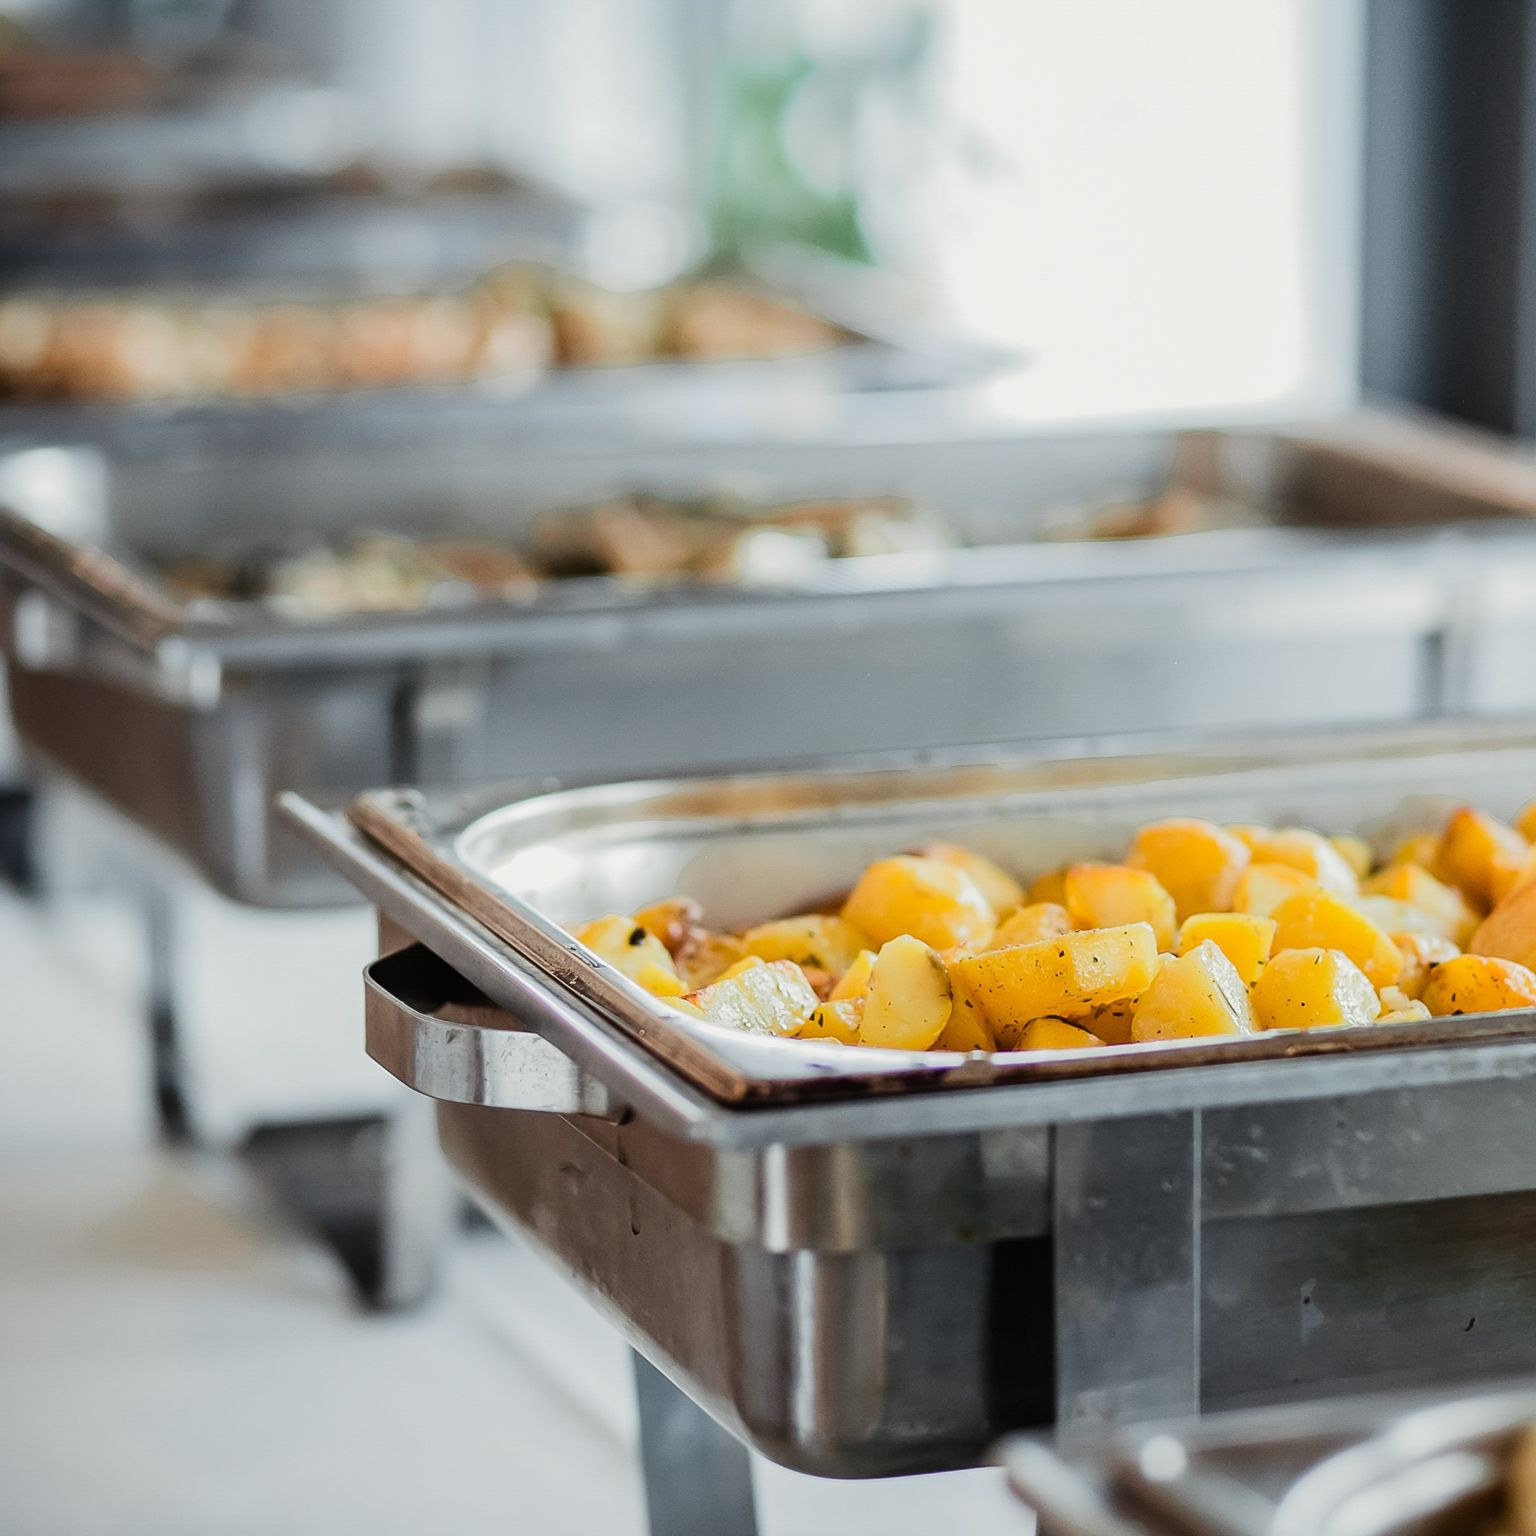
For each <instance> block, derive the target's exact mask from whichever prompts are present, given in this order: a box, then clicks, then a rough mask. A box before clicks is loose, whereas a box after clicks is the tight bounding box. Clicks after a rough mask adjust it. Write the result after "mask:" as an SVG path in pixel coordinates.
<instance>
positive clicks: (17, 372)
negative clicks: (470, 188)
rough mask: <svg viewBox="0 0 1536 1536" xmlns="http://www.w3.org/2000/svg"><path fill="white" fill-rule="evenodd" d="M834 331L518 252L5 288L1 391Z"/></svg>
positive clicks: (610, 356)
mask: <svg viewBox="0 0 1536 1536" xmlns="http://www.w3.org/2000/svg"><path fill="white" fill-rule="evenodd" d="M850 339H852V338H851V337H850V335H849V333H848V332H846V331H844V330H842V329H841V328H839V327H838V326H836V325H833V324H832V323H831V322H829V321H826V320H823V319H821V318H820V317H819V316H817V315H814V314H812V313H810V311H808V310H806V309H804V308H803V307H801V306H800V305H797V304H796V303H794V302H793V301H791V300H788V299H784V298H780V297H777V296H774V295H771V294H768V293H764V292H762V291H760V290H758V289H755V288H753V287H751V286H750V285H749V284H747V283H744V282H739V281H733V280H730V279H726V278H699V279H692V280H689V281H685V282H680V283H677V284H675V285H673V286H671V287H668V288H662V289H656V290H651V291H646V292H636V293H616V292H609V291H607V290H604V289H600V288H596V287H593V286H591V285H588V284H580V283H577V282H575V281H573V280H572V279H569V278H566V277H562V276H558V275H553V274H550V273H546V272H543V271H540V270H536V269H534V268H529V267H507V268H502V269H499V270H497V271H495V272H491V273H489V274H487V275H486V276H485V277H483V278H482V279H480V280H479V281H478V282H476V283H474V284H472V285H470V286H469V287H467V288H465V289H463V290H462V291H458V292H453V293H423V294H407V295H399V296H394V297H369V298H357V299H328V300H308V301H306V300H301V299H291V300H290V299H281V298H273V299H270V300H266V299H258V298H242V297H239V296H235V295H229V296H212V297H198V296H193V295H190V294H189V295H185V296H177V295H170V294H167V295H153V294H150V295H144V296H134V295H126V294H123V295H114V294H107V293H90V294H78V295H76V294H65V293H52V294H44V293H35V294H30V293H29V294H13V295H11V296H9V297H4V298H0V399H3V398H13V399H19V400H166V399H211V398H220V397H225V396H233V397H252V396H257V397H259V396H272V395H287V394H324V393H332V392H336V391H341V390H349V389H364V388H370V387H380V386H387V385H396V386H399V385H408V384H454V383H468V382H472V381H477V380H489V379H496V378H518V377H522V376H526V375H536V374H538V373H541V372H543V371H544V370H546V369H549V368H565V367H590V366H596V365H618V364H633V363H642V362H657V361H663V360H667V359H674V360H702V359H725V358H737V359H744V358H771V357H786V356H793V355H798V354H804V353H810V352H817V351H822V350H825V349H827V348H831V347H835V346H838V345H840V344H842V343H844V342H847V341H849V340H850Z"/></svg>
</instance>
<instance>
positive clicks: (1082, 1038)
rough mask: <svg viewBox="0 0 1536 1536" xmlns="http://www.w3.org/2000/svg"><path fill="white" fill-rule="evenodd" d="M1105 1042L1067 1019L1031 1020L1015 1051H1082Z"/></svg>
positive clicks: (1014, 1046)
mask: <svg viewBox="0 0 1536 1536" xmlns="http://www.w3.org/2000/svg"><path fill="white" fill-rule="evenodd" d="M1103 1044H1104V1042H1103V1041H1102V1040H1101V1039H1099V1037H1098V1036H1097V1035H1096V1034H1094V1033H1092V1031H1090V1030H1086V1029H1083V1028H1082V1027H1081V1026H1080V1025H1077V1024H1069V1023H1068V1022H1067V1021H1066V1020H1065V1019H1031V1020H1030V1021H1029V1023H1028V1024H1026V1025H1025V1026H1024V1028H1023V1029H1021V1030H1020V1031H1019V1038H1018V1040H1017V1041H1016V1042H1015V1043H1014V1045H1013V1046H1012V1049H1013V1050H1015V1051H1082V1050H1091V1049H1092V1048H1093V1047H1095V1046H1102V1045H1103Z"/></svg>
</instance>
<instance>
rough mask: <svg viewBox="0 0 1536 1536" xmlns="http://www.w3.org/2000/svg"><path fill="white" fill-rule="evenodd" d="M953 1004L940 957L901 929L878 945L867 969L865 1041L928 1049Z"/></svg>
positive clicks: (861, 1033)
mask: <svg viewBox="0 0 1536 1536" xmlns="http://www.w3.org/2000/svg"><path fill="white" fill-rule="evenodd" d="M952 1007H953V996H952V993H951V990H950V984H949V975H948V973H947V972H946V971H945V969H944V962H943V961H942V960H941V959H940V958H939V957H938V955H936V954H935V953H934V952H933V950H932V949H931V948H930V947H929V946H928V945H927V944H924V943H923V941H922V940H921V939H917V938H914V937H913V936H912V935H911V934H899V935H898V936H897V937H896V938H894V939H891V940H890V941H889V942H888V943H885V944H882V945H881V946H880V953H879V954H878V955H876V956H875V963H874V966H873V967H872V968H871V970H870V973H869V992H868V995H867V996H866V997H865V999H864V1023H863V1026H862V1028H861V1029H860V1031H859V1038H860V1039H861V1040H862V1041H863V1042H864V1044H865V1045H881V1046H886V1047H888V1048H890V1049H893V1050H899V1051H926V1050H928V1049H929V1048H930V1047H931V1046H932V1045H933V1043H934V1041H936V1040H937V1039H938V1038H939V1036H940V1035H941V1034H943V1032H944V1026H945V1025H946V1024H947V1023H949V1015H950V1011H951V1009H952Z"/></svg>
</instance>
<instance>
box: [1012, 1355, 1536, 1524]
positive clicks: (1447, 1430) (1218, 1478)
mask: <svg viewBox="0 0 1536 1536" xmlns="http://www.w3.org/2000/svg"><path fill="white" fill-rule="evenodd" d="M1533 1424H1536V1389H1533V1388H1532V1387H1531V1386H1530V1385H1529V1383H1526V1382H1521V1383H1514V1384H1511V1385H1508V1386H1503V1387H1500V1388H1498V1389H1491V1388H1487V1389H1484V1390H1482V1391H1473V1390H1467V1391H1464V1392H1462V1393H1460V1394H1458V1395H1456V1396H1453V1397H1451V1398H1448V1399H1447V1398H1443V1397H1442V1398H1435V1397H1431V1396H1429V1395H1427V1394H1416V1393H1407V1394H1396V1395H1392V1396H1382V1397H1372V1398H1359V1399H1346V1400H1343V1401H1339V1402H1332V1403H1308V1404H1305V1405H1301V1406H1293V1407H1288V1408H1283V1409H1278V1410H1276V1409H1270V1410H1261V1411H1257V1412H1247V1413H1235V1414H1229V1415H1218V1416H1216V1417H1214V1418H1211V1419H1207V1420H1204V1421H1201V1422H1198V1423H1197V1422H1191V1421H1183V1422H1176V1423H1172V1424H1154V1425H1145V1426H1142V1427H1141V1428H1139V1429H1136V1430H1134V1431H1131V1432H1127V1433H1123V1434H1121V1435H1118V1436H1116V1437H1114V1438H1112V1439H1111V1440H1109V1441H1108V1442H1106V1443H1102V1444H1100V1445H1097V1446H1094V1447H1091V1448H1088V1449H1081V1448H1080V1449H1079V1450H1078V1452H1077V1453H1075V1454H1074V1453H1071V1452H1068V1453H1066V1454H1063V1453H1062V1452H1061V1451H1058V1450H1056V1449H1054V1448H1052V1447H1050V1446H1048V1445H1046V1444H1044V1443H1042V1442H1040V1441H1034V1440H1028V1439H1018V1440H1015V1441H1012V1442H1010V1443H1008V1444H1007V1445H1005V1446H1004V1447H1003V1448H1002V1449H1001V1451H1000V1452H999V1457H998V1459H999V1460H1000V1461H1001V1462H1002V1464H1003V1466H1004V1467H1005V1468H1006V1470H1007V1472H1008V1476H1009V1480H1010V1482H1011V1483H1012V1485H1013V1487H1014V1489H1015V1491H1016V1492H1017V1493H1018V1494H1019V1496H1020V1497H1021V1498H1022V1499H1023V1500H1024V1501H1025V1503H1027V1504H1028V1505H1030V1507H1031V1508H1033V1509H1034V1510H1035V1511H1036V1512H1037V1514H1038V1516H1039V1519H1040V1522H1041V1524H1040V1527H1039V1529H1040V1533H1041V1536H1495V1533H1504V1532H1511V1533H1512V1532H1513V1531H1514V1529H1515V1528H1514V1526H1513V1525H1512V1524H1510V1523H1509V1522H1508V1521H1507V1520H1506V1519H1505V1518H1504V1517H1505V1514H1506V1511H1507V1508H1508V1505H1509V1502H1510V1500H1509V1496H1508V1489H1507V1483H1508V1480H1509V1473H1510V1467H1509V1462H1510V1458H1511V1454H1512V1451H1513V1449H1514V1447H1515V1446H1516V1445H1517V1444H1518V1443H1519V1442H1520V1440H1521V1438H1522V1437H1523V1436H1527V1435H1529V1434H1530V1432H1531V1426H1532V1425H1533ZM1531 1491H1532V1490H1530V1489H1529V1488H1523V1489H1522V1493H1523V1494H1524V1496H1525V1497H1526V1498H1527V1499H1528V1498H1529V1496H1530V1493H1531Z"/></svg>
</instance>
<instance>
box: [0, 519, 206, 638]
mask: <svg viewBox="0 0 1536 1536" xmlns="http://www.w3.org/2000/svg"><path fill="white" fill-rule="evenodd" d="M0 565H4V566H8V567H9V568H10V569H11V570H13V571H15V572H16V574H17V575H18V576H20V577H21V578H22V579H23V580H24V581H27V582H30V583H32V584H33V585H35V586H37V587H39V588H41V589H42V590H43V591H45V592H47V593H48V594H49V595H50V596H52V597H54V598H56V599H57V600H59V601H60V602H63V603H65V604H66V605H67V606H68V607H69V608H70V609H71V610H73V611H74V612H76V613H79V614H80V615H81V616H83V617H84V618H86V619H89V620H90V621H91V622H92V623H94V624H99V625H100V626H101V627H102V628H103V629H105V630H107V631H108V632H110V633H112V634H115V635H117V636H118V637H119V638H120V639H123V640H127V641H129V642H130V643H131V644H134V645H139V646H143V647H146V648H148V647H152V646H154V645H155V644H156V643H157V642H159V641H160V640H163V639H164V638H165V637H166V636H167V635H169V634H173V633H174V632H175V631H176V630H177V629H178V628H179V627H180V626H181V624H182V623H183V622H184V618H185V616H184V614H183V612H182V608H181V605H180V604H179V603H177V602H175V601H173V600H172V599H171V598H169V597H167V596H166V595H165V594H164V593H163V592H161V591H160V590H159V588H157V587H156V586H155V585H154V584H153V583H152V582H149V581H146V580H144V579H143V577H141V576H139V575H138V574H137V573H136V572H134V571H132V570H130V569H129V568H128V567H127V566H126V565H124V564H123V563H122V561H120V560H118V559H116V558H114V557H113V556H112V555H110V554H108V553H107V552H106V551H105V550H101V549H93V548H86V547H77V546H75V545H73V544H71V543H70V542H69V541H68V540H66V539H61V538H58V537H57V536H56V535H54V534H52V533H50V532H49V531H48V530H47V529H46V528H42V527H40V526H39V525H38V524H36V523H34V522H33V521H32V520H31V519H30V518H26V517H22V516H20V515H19V514H17V513H15V512H12V511H11V510H10V509H9V508H7V507H4V506H0Z"/></svg>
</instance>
